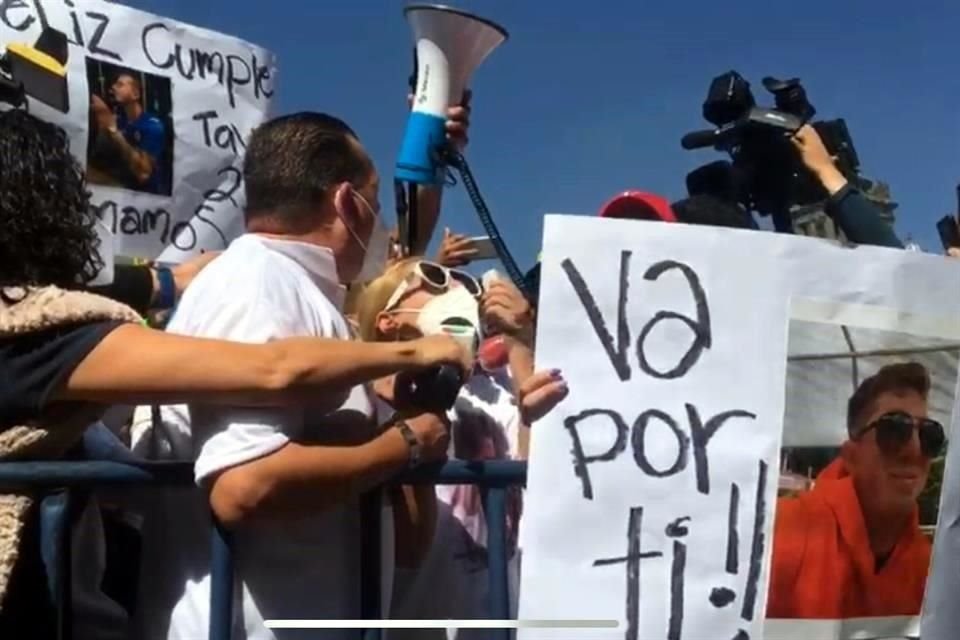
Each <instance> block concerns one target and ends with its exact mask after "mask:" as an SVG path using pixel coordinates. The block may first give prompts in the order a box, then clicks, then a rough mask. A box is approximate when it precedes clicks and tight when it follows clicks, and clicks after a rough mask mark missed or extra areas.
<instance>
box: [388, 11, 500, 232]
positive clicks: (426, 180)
mask: <svg viewBox="0 0 960 640" xmlns="http://www.w3.org/2000/svg"><path fill="white" fill-rule="evenodd" d="M403 13H404V15H405V16H406V18H407V21H408V22H409V24H410V27H411V28H412V29H413V38H414V42H415V52H416V53H415V62H416V75H415V81H416V86H415V88H414V91H413V93H414V98H413V108H412V111H411V113H410V117H409V119H408V120H407V129H406V133H405V134H404V137H403V142H402V144H401V145H400V153H399V155H398V156H397V162H396V168H395V173H394V177H395V181H394V182H395V185H396V187H397V196H398V206H397V213H398V217H400V221H399V222H400V226H401V230H400V231H401V237H400V240H401V243H402V244H403V245H405V246H404V247H403V248H404V249H405V250H406V251H409V250H410V249H411V248H412V243H413V242H414V240H415V237H416V236H415V234H416V231H415V229H416V222H417V210H416V188H417V186H419V185H436V186H442V185H443V182H444V178H445V164H446V162H445V160H444V155H445V153H444V151H445V148H446V142H447V141H446V131H445V123H446V120H447V109H448V108H449V107H451V106H454V105H456V104H459V103H460V101H461V99H462V97H463V93H464V90H465V89H466V88H467V85H468V83H469V81H470V76H471V75H472V74H473V72H474V70H475V69H476V68H477V67H478V66H480V63H481V62H483V60H484V59H485V58H486V57H487V56H488V55H489V54H490V52H492V51H493V50H494V49H495V48H497V46H499V45H500V44H501V43H502V42H504V41H505V40H506V39H507V31H506V30H505V29H504V28H503V27H501V26H500V25H498V24H496V23H494V22H491V21H490V20H486V19H484V18H480V17H477V16H475V15H472V14H470V13H467V12H465V11H460V10H459V9H453V8H450V7H446V6H442V5H433V4H413V5H409V6H407V7H405V8H404V10H403ZM404 187H407V189H408V190H409V194H405V193H404ZM401 200H403V201H404V206H402V207H401V204H400V203H401ZM401 209H403V210H402V211H401ZM404 227H406V228H404Z"/></svg>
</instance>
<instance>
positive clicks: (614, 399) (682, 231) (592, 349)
mask: <svg viewBox="0 0 960 640" xmlns="http://www.w3.org/2000/svg"><path fill="white" fill-rule="evenodd" d="M757 237H758V234H756V233H749V232H730V231H727V232H725V233H723V234H721V233H720V232H717V231H715V230H712V229H710V230H706V231H704V230H701V229H696V228H692V227H683V228H668V227H667V225H663V224H660V223H642V222H633V221H620V220H599V219H592V218H585V217H557V216H548V217H547V218H546V222H545V235H544V252H543V258H542V261H541V264H542V267H541V268H542V274H541V277H542V283H543V284H542V286H541V290H540V291H541V298H540V307H539V310H538V318H539V320H538V332H537V365H538V367H539V368H543V367H548V368H557V369H560V370H562V371H563V374H564V376H565V378H566V379H567V380H568V382H569V386H570V395H569V396H568V398H567V399H566V400H565V401H564V402H563V404H562V405H561V406H560V407H558V409H556V410H555V411H554V412H552V414H551V415H550V416H548V417H547V418H544V419H543V420H542V421H541V422H540V423H538V424H537V428H536V429H535V430H534V433H533V442H532V445H533V449H532V450H531V459H530V468H529V476H528V484H527V487H528V490H527V497H526V499H525V511H524V520H523V525H522V528H521V544H522V545H523V554H524V558H523V563H524V565H523V584H522V588H521V602H520V618H521V619H538V620H544V619H546V620H554V619H571V618H577V619H587V620H616V621H617V622H619V624H620V628H619V629H618V630H616V631H610V630H601V629H591V630H590V631H589V632H587V631H576V632H574V631H561V630H551V631H550V632H549V633H546V632H535V631H523V632H522V633H521V636H520V637H521V638H546V637H550V638H626V640H640V639H642V640H654V639H656V638H663V639H665V640H681V639H682V638H708V637H709V638H734V637H740V638H747V637H750V638H755V637H758V635H759V631H760V629H761V625H762V619H763V610H764V603H765V600H766V598H765V585H766V579H765V577H764V566H765V562H764V561H765V558H766V556H767V555H768V553H769V549H770V544H769V536H770V525H771V522H772V513H773V503H774V500H775V498H776V472H777V458H778V448H779V441H780V423H781V420H782V418H783V404H782V400H783V386H784V380H783V376H784V366H783V362H784V358H785V355H786V313H787V304H786V303H787V301H786V299H785V298H784V297H783V296H782V295H778V292H779V291H780V290H781V289H782V287H783V283H782V282H781V281H780V280H779V279H778V277H777V275H776V273H777V272H776V270H775V269H773V268H771V267H772V266H773V265H772V263H771V262H770V257H769V254H768V253H766V252H763V251H755V250H754V249H755V245H757V244H758V242H757V239H756V238H757ZM737 256H740V259H735V258H736V257H737ZM738 634H739V635H738ZM744 634H745V635H744Z"/></svg>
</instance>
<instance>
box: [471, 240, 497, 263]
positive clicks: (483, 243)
mask: <svg viewBox="0 0 960 640" xmlns="http://www.w3.org/2000/svg"><path fill="white" fill-rule="evenodd" d="M470 241H471V242H472V243H473V247H474V249H476V250H477V254H476V255H475V256H474V257H473V258H472V260H495V259H496V258H497V257H498V256H497V249H496V247H494V246H493V241H492V240H491V239H490V236H476V237H474V238H470Z"/></svg>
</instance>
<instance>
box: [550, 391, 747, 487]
mask: <svg viewBox="0 0 960 640" xmlns="http://www.w3.org/2000/svg"><path fill="white" fill-rule="evenodd" d="M685 407H686V412H687V418H688V420H689V424H690V435H689V436H688V435H687V434H686V433H684V431H683V430H682V429H681V428H680V426H679V424H678V423H677V421H676V420H675V419H674V418H673V417H672V416H670V415H669V414H667V413H665V412H663V411H660V410H658V409H648V410H647V411H644V412H643V413H641V414H640V415H639V416H638V417H637V419H636V420H635V421H634V423H633V431H632V433H629V431H630V430H629V429H628V428H627V423H626V421H625V420H624V419H623V417H621V415H620V414H619V413H617V412H616V411H613V410H610V409H587V410H585V411H581V412H580V413H578V414H576V415H573V416H569V417H567V418H564V421H563V425H564V427H565V428H566V430H567V432H568V433H569V434H570V439H571V441H572V448H571V450H570V452H571V453H572V454H573V471H574V474H575V475H576V476H577V477H578V478H580V482H581V485H582V490H583V497H584V498H586V499H587V500H593V483H592V481H591V479H590V472H589V465H591V464H593V463H595V462H610V461H612V460H615V459H616V458H617V457H618V456H619V455H620V454H621V453H623V452H624V451H625V450H626V445H627V436H628V435H629V436H630V438H629V442H630V444H631V448H632V449H633V459H634V462H635V463H636V465H637V467H638V468H639V469H640V470H641V471H643V473H644V474H645V475H647V476H649V477H651V478H666V477H669V476H672V475H675V474H677V473H680V472H681V471H683V470H684V469H686V468H687V466H688V464H689V453H688V452H689V450H690V448H691V447H692V448H693V463H694V464H693V466H694V472H695V474H696V482H697V490H698V491H699V492H700V493H703V494H709V493H710V464H709V457H708V455H707V454H708V451H707V445H708V444H709V443H710V440H711V438H713V436H714V435H716V433H717V431H719V429H720V427H721V426H722V425H723V424H724V423H726V421H727V420H729V419H730V418H737V417H744V418H746V417H749V418H755V417H756V416H755V415H754V414H752V413H750V412H747V411H742V410H739V409H735V410H732V411H725V412H723V413H721V414H719V415H716V416H713V417H712V418H710V419H709V420H707V421H706V423H704V422H703V421H702V419H701V417H700V412H699V411H698V410H697V408H696V407H695V406H693V405H692V404H686V405H685ZM597 416H604V417H606V418H608V419H609V420H610V421H611V422H612V423H613V425H614V426H615V427H616V439H615V440H614V441H613V443H612V444H611V445H610V447H609V448H608V449H607V450H606V451H604V452H603V453H599V454H597V453H591V454H589V455H588V454H587V452H586V451H584V448H583V438H582V437H581V431H582V430H583V428H585V427H586V426H587V425H584V426H581V423H582V422H584V421H585V420H587V419H588V418H593V417H597ZM654 418H656V419H657V420H659V421H661V422H663V423H665V424H666V425H667V427H668V428H669V429H670V432H671V433H672V434H673V436H674V438H675V439H676V441H677V457H676V458H675V460H674V462H673V464H672V465H671V466H670V467H668V468H666V469H657V468H656V467H654V466H653V465H652V464H651V463H650V460H649V458H648V457H647V446H646V432H647V427H648V425H649V422H650V420H651V419H654ZM590 428H596V426H595V425H590Z"/></svg>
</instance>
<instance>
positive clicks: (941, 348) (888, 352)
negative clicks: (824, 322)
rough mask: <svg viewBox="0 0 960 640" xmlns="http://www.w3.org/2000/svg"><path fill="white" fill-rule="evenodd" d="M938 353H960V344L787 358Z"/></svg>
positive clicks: (803, 357)
mask: <svg viewBox="0 0 960 640" xmlns="http://www.w3.org/2000/svg"><path fill="white" fill-rule="evenodd" d="M938 351H960V344H945V345H941V346H939V347H913V348H910V349H873V350H869V351H848V352H844V353H804V354H800V355H792V356H787V362H804V361H807V360H846V359H848V358H871V357H874V358H875V357H885V356H908V355H911V354H914V353H936V352H938Z"/></svg>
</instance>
